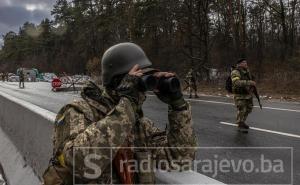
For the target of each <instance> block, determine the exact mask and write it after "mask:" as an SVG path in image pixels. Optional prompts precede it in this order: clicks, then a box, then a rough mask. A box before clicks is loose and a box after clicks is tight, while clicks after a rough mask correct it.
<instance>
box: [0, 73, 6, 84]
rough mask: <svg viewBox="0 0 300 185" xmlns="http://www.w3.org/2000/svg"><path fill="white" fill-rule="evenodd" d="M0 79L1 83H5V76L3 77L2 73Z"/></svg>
mask: <svg viewBox="0 0 300 185" xmlns="http://www.w3.org/2000/svg"><path fill="white" fill-rule="evenodd" d="M0 75H1V79H2V82H5V76H4V73H1V74H0Z"/></svg>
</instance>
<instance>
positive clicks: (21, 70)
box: [19, 68, 25, 88]
mask: <svg viewBox="0 0 300 185" xmlns="http://www.w3.org/2000/svg"><path fill="white" fill-rule="evenodd" d="M24 78H25V77H24V71H23V68H20V70H19V88H25V86H24V80H25V79H24Z"/></svg>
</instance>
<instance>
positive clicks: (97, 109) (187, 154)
mask: <svg viewBox="0 0 300 185" xmlns="http://www.w3.org/2000/svg"><path fill="white" fill-rule="evenodd" d="M85 89H88V90H87V91H85ZM85 89H84V90H83V93H82V98H83V100H82V101H77V102H73V103H71V104H68V105H66V106H64V107H63V108H62V109H61V110H60V111H59V113H58V115H57V118H56V121H55V132H54V138H53V144H54V156H61V155H62V156H63V158H64V160H63V162H62V163H63V164H62V165H63V166H65V167H67V168H69V169H70V170H71V169H72V170H74V172H75V176H76V177H77V178H79V179H80V178H81V179H85V178H84V177H85V176H84V173H85V172H86V171H87V170H89V169H88V167H85V166H86V165H85V157H86V156H87V155H89V154H90V153H91V150H92V152H93V153H95V154H97V155H98V156H100V157H99V159H98V160H96V161H94V163H96V165H97V166H98V167H99V169H100V171H101V176H100V177H99V178H96V179H95V182H96V183H97V184H109V183H116V184H120V179H119V178H118V175H117V173H116V172H115V171H116V170H115V169H114V168H113V167H112V159H113V158H114V156H115V155H116V152H117V151H116V150H112V151H109V150H106V147H117V148H118V147H124V146H125V147H126V146H131V147H132V146H133V147H154V148H151V150H150V149H149V152H150V153H151V158H152V159H153V160H157V161H158V160H161V159H166V160H167V161H168V162H170V164H171V161H172V160H179V161H182V160H193V159H194V157H195V156H194V155H195V149H193V148H180V147H196V146H197V140H196V137H195V134H194V131H193V128H192V120H191V109H190V106H188V109H187V110H182V111H174V110H171V109H170V108H169V112H168V118H169V124H168V125H167V129H166V130H165V131H161V130H159V129H158V128H156V127H155V126H154V124H153V122H152V121H151V120H150V119H148V118H146V117H143V116H141V117H137V116H136V115H135V113H134V111H133V108H132V105H131V102H130V101H129V100H128V99H127V98H121V99H117V98H115V97H114V96H113V95H111V93H108V91H107V90H104V89H101V88H98V87H96V86H95V85H94V84H92V83H90V84H89V85H88V86H87V88H85ZM89 91H92V93H89ZM90 94H94V95H95V94H96V95H95V96H91V95H90ZM77 147H103V149H100V150H99V149H95V150H94V149H93V148H91V149H87V150H81V149H80V148H77ZM157 147H173V148H157ZM73 150H74V155H75V156H74V155H73ZM146 150H148V149H146ZM144 151H145V150H144ZM110 152H111V153H110ZM111 169H112V171H111ZM111 174H112V176H111ZM111 177H112V178H111Z"/></svg>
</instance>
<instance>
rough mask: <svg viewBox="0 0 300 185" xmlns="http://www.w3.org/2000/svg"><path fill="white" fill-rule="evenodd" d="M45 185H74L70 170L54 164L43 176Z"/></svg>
mask: <svg viewBox="0 0 300 185" xmlns="http://www.w3.org/2000/svg"><path fill="white" fill-rule="evenodd" d="M43 180H44V185H72V184H73V176H72V173H71V172H70V170H69V169H68V168H65V167H63V166H61V165H59V164H55V163H52V164H50V165H49V166H48V168H47V169H46V171H45V172H44V174H43Z"/></svg>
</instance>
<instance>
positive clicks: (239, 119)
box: [231, 58, 256, 133]
mask: <svg viewBox="0 0 300 185" xmlns="http://www.w3.org/2000/svg"><path fill="white" fill-rule="evenodd" d="M231 81H232V92H233V94H234V102H235V105H236V107H237V116H236V123H237V124H238V128H239V130H240V131H242V132H246V133H247V132H248V129H249V126H248V125H247V124H246V123H245V121H246V119H247V116H248V115H249V114H250V113H251V111H252V108H253V96H252V92H251V88H253V87H255V86H256V83H255V82H254V81H253V79H252V76H251V74H250V71H249V69H248V65H247V61H246V59H244V58H243V59H240V60H238V61H237V65H236V68H235V69H234V70H233V71H232V72H231Z"/></svg>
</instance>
